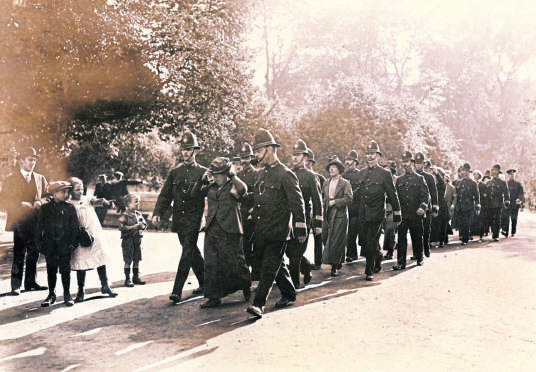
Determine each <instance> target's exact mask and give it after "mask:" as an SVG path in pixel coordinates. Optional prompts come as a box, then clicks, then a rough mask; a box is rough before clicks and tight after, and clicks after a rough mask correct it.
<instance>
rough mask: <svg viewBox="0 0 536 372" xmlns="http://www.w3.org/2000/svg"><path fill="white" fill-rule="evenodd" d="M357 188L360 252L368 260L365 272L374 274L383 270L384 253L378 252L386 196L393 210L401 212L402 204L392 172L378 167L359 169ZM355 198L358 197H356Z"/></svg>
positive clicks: (398, 213) (397, 213) (395, 212)
mask: <svg viewBox="0 0 536 372" xmlns="http://www.w3.org/2000/svg"><path fill="white" fill-rule="evenodd" d="M359 174H360V176H359V182H358V187H357V189H356V191H357V192H356V193H357V198H358V205H359V209H358V210H359V212H358V213H359V226H360V228H359V230H360V233H359V242H360V244H361V245H362V252H361V255H362V256H365V257H366V259H367V266H366V269H365V274H366V275H373V273H374V272H375V271H376V272H377V271H379V269H381V261H382V254H381V252H380V251H379V239H380V227H381V224H382V222H383V220H384V218H385V196H386V195H387V198H388V200H389V202H390V203H391V206H392V207H393V213H394V214H395V215H400V203H399V201H398V195H397V193H396V189H395V185H394V183H393V177H392V175H391V172H389V171H387V170H385V169H383V168H382V167H379V166H377V165H376V166H374V167H367V168H364V169H362V170H360V171H359ZM354 197H356V196H354Z"/></svg>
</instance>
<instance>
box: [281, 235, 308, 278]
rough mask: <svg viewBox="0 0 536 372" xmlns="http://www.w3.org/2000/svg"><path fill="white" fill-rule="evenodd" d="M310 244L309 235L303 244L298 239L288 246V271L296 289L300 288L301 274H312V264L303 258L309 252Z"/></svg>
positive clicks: (290, 242)
mask: <svg viewBox="0 0 536 372" xmlns="http://www.w3.org/2000/svg"><path fill="white" fill-rule="evenodd" d="M308 242H309V234H307V239H305V241H304V242H303V243H300V242H298V240H297V239H292V240H290V241H289V243H288V245H287V250H286V251H287V257H288V259H289V262H288V270H289V273H290V277H291V279H292V283H293V284H294V287H295V288H296V287H299V286H300V273H302V274H303V275H305V274H307V273H310V272H311V262H309V260H308V259H307V257H304V256H303V254H304V253H305V251H306V250H307V243H308Z"/></svg>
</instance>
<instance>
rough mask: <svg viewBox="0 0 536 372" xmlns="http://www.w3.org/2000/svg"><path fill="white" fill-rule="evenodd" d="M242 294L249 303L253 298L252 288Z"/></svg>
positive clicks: (244, 290) (243, 290)
mask: <svg viewBox="0 0 536 372" xmlns="http://www.w3.org/2000/svg"><path fill="white" fill-rule="evenodd" d="M242 294H243V295H244V300H245V301H249V299H250V298H251V288H250V287H247V288H244V289H242Z"/></svg>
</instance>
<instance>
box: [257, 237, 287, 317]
mask: <svg viewBox="0 0 536 372" xmlns="http://www.w3.org/2000/svg"><path fill="white" fill-rule="evenodd" d="M286 244H287V243H286V242H285V241H277V240H263V239H255V249H256V250H257V253H258V254H259V256H260V258H261V262H262V266H261V279H260V281H259V285H258V286H257V289H256V291H255V299H254V300H253V305H254V306H257V307H261V308H262V307H263V306H264V305H266V300H267V298H268V296H269V295H270V292H271V290H272V285H273V283H274V280H275V282H276V284H277V286H278V287H279V290H280V291H281V297H283V298H287V299H289V300H291V301H295V300H296V289H295V288H294V285H293V284H292V280H291V279H290V274H289V271H288V269H287V265H286V264H285V262H284V261H283V256H284V254H285V248H286Z"/></svg>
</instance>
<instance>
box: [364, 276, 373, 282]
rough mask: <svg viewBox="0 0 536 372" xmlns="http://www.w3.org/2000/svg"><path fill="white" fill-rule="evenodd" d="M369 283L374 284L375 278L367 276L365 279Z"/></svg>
mask: <svg viewBox="0 0 536 372" xmlns="http://www.w3.org/2000/svg"><path fill="white" fill-rule="evenodd" d="M365 279H366V280H367V281H368V282H372V281H373V280H374V277H373V276H372V275H367V277H366V278H365Z"/></svg>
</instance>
